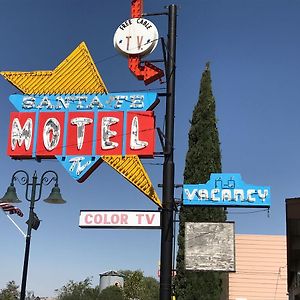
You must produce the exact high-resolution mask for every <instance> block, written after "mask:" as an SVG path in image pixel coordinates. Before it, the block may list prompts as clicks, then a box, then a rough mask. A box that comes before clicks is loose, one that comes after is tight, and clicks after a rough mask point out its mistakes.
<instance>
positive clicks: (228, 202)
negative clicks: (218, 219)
mask: <svg viewBox="0 0 300 300" xmlns="http://www.w3.org/2000/svg"><path fill="white" fill-rule="evenodd" d="M270 198H271V194H270V187H267V186H255V185H250V184H245V183H244V182H243V181H242V178H241V175H240V174H222V173H221V174H211V175H210V179H209V181H208V182H207V183H206V184H184V185H183V204H184V205H206V206H239V207H270V204H271V203H270V202H271V201H270V200H271V199H270Z"/></svg>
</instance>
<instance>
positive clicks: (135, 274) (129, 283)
mask: <svg viewBox="0 0 300 300" xmlns="http://www.w3.org/2000/svg"><path fill="white" fill-rule="evenodd" d="M119 272H120V273H121V274H123V275H124V276H125V277H124V288H123V289H124V298H125V300H130V299H135V298H137V299H139V298H140V295H141V293H142V290H143V286H142V281H143V277H144V276H143V272H142V271H129V270H123V271H119Z"/></svg>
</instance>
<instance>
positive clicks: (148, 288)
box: [140, 277, 159, 300]
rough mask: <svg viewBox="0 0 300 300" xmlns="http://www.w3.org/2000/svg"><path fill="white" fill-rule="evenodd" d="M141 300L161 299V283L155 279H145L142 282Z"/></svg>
mask: <svg viewBox="0 0 300 300" xmlns="http://www.w3.org/2000/svg"><path fill="white" fill-rule="evenodd" d="M142 286H143V289H142V292H141V296H140V299H141V300H156V299H157V300H158V299H159V282H158V281H157V280H156V279H155V278H153V277H144V279H143V282H142Z"/></svg>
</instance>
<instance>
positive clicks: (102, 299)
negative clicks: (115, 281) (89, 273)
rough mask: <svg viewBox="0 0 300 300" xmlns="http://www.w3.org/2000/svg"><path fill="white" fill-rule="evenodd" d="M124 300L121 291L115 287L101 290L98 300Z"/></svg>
mask: <svg viewBox="0 0 300 300" xmlns="http://www.w3.org/2000/svg"><path fill="white" fill-rule="evenodd" d="M108 299H109V300H124V295H123V290H122V289H121V288H119V287H117V286H114V285H112V286H109V287H107V288H106V289H104V290H102V291H101V293H100V296H99V300H108Z"/></svg>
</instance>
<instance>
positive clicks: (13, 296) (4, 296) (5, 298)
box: [0, 280, 20, 300]
mask: <svg viewBox="0 0 300 300" xmlns="http://www.w3.org/2000/svg"><path fill="white" fill-rule="evenodd" d="M18 288H19V286H17V285H16V283H15V281H14V280H12V281H9V282H8V283H7V284H6V288H4V289H1V290H0V300H17V299H19V295H20V293H19V291H18Z"/></svg>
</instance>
